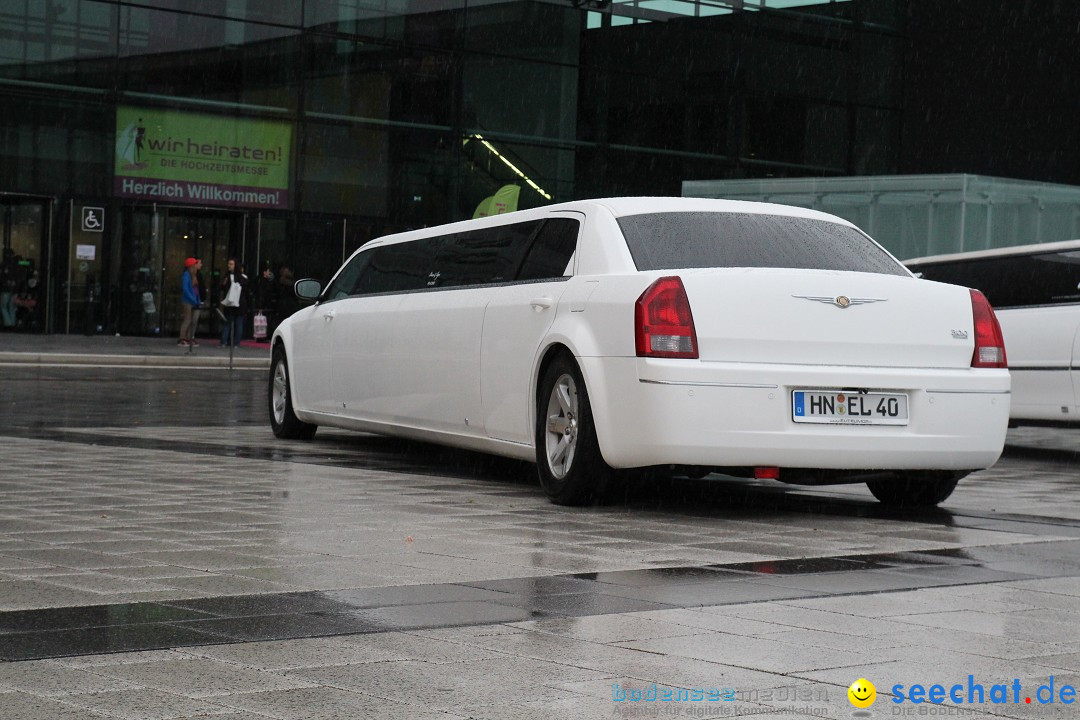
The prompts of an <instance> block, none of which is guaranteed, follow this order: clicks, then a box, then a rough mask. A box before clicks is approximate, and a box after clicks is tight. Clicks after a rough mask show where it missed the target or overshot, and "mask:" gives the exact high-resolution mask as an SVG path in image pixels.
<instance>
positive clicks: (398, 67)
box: [305, 35, 453, 127]
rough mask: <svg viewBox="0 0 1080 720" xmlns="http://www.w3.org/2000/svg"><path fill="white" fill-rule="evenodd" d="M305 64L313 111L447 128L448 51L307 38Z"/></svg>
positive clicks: (450, 87)
mask: <svg viewBox="0 0 1080 720" xmlns="http://www.w3.org/2000/svg"><path fill="white" fill-rule="evenodd" d="M306 63H307V69H306V71H305V75H306V78H307V87H308V98H307V109H308V111H310V112H312V113H328V114H334V115H344V116H349V117H355V118H364V119H375V120H393V121H395V122H408V123H418V124H424V125H440V126H445V127H449V126H450V125H451V124H452V116H451V96H452V94H453V73H452V64H451V56H450V54H449V53H444V52H439V51H433V50H427V49H415V48H403V47H401V46H398V45H386V44H381V43H372V42H359V41H349V40H342V39H337V38H330V37H326V36H322V35H311V36H309V37H308V38H307V53H306Z"/></svg>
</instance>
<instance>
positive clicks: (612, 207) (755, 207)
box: [365, 197, 855, 247]
mask: <svg viewBox="0 0 1080 720" xmlns="http://www.w3.org/2000/svg"><path fill="white" fill-rule="evenodd" d="M597 208H603V209H604V210H606V211H607V212H608V213H610V214H611V215H612V216H614V217H616V218H620V217H628V216H631V215H646V214H650V213H663V212H727V213H753V214H758V215H785V216H788V217H800V218H810V219H813V220H826V221H828V222H834V223H837V224H839V225H847V226H849V227H855V226H854V225H852V224H851V223H850V222H848V221H847V220H844V219H843V218H839V217H837V216H835V215H829V214H828V213H823V212H819V211H817V210H810V209H808V208H801V207H795V206H793V205H777V204H776V203H763V202H751V201H749V200H720V199H714V198H684V197H615V198H595V199H590V200H573V201H570V202H564V203H558V204H556V205H544V206H541V207H538V208H531V209H528V210H518V211H515V212H512V213H504V214H501V215H491V216H489V217H485V218H477V219H472V220H461V221H459V222H455V223H448V224H446V225H433V226H429V227H425V228H419V229H416V230H406V231H405V232H400V233H395V234H393V235H383V236H381V237H378V238H375V239H374V240H371V241H370V242H369V243H368V245H373V244H377V245H383V244H386V243H392V242H401V241H407V240H414V239H419V238H424V237H431V236H432V235H439V234H443V233H454V232H462V231H465V230H471V229H474V228H478V227H494V226H497V225H506V224H509V223H513V222H524V221H528V220H535V219H538V218H542V217H547V216H548V215H549V214H551V213H553V212H572V211H576V212H586V213H587V212H589V211H592V212H596V210H597ZM365 247H366V246H365Z"/></svg>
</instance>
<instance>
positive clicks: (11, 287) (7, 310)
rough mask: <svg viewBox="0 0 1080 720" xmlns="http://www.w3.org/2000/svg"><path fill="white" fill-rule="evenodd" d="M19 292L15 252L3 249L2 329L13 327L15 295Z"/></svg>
mask: <svg viewBox="0 0 1080 720" xmlns="http://www.w3.org/2000/svg"><path fill="white" fill-rule="evenodd" d="M18 290H19V264H18V261H17V258H16V256H15V251H14V250H12V249H11V248H4V260H3V262H0V322H2V323H3V326H4V329H5V330H8V329H10V328H13V327H15V294H16V293H17V292H18Z"/></svg>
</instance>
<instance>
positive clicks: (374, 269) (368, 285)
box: [354, 237, 445, 295]
mask: <svg viewBox="0 0 1080 720" xmlns="http://www.w3.org/2000/svg"><path fill="white" fill-rule="evenodd" d="M444 242H445V238H442V237H436V238H427V239H424V240H415V241H413V242H404V243H394V244H393V245H385V246H383V247H380V248H375V249H374V250H372V251H370V253H365V254H370V255H371V260H370V261H369V262H368V263H367V264H366V265H365V266H364V270H363V272H362V273H361V274H360V281H359V283H358V285H357V287H356V289H355V290H354V292H355V293H356V294H359V295H372V294H375V293H383V292H407V291H410V290H423V289H425V288H427V287H431V284H430V283H432V281H433V279H434V278H433V277H432V270H431V268H432V265H434V263H435V256H436V254H437V253H438V252H439V249H440V248H441V247H442V245H443V243H444Z"/></svg>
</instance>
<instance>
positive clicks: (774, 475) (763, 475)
mask: <svg viewBox="0 0 1080 720" xmlns="http://www.w3.org/2000/svg"><path fill="white" fill-rule="evenodd" d="M754 479H756V480H779V479H780V468H778V467H756V468H754Z"/></svg>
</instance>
